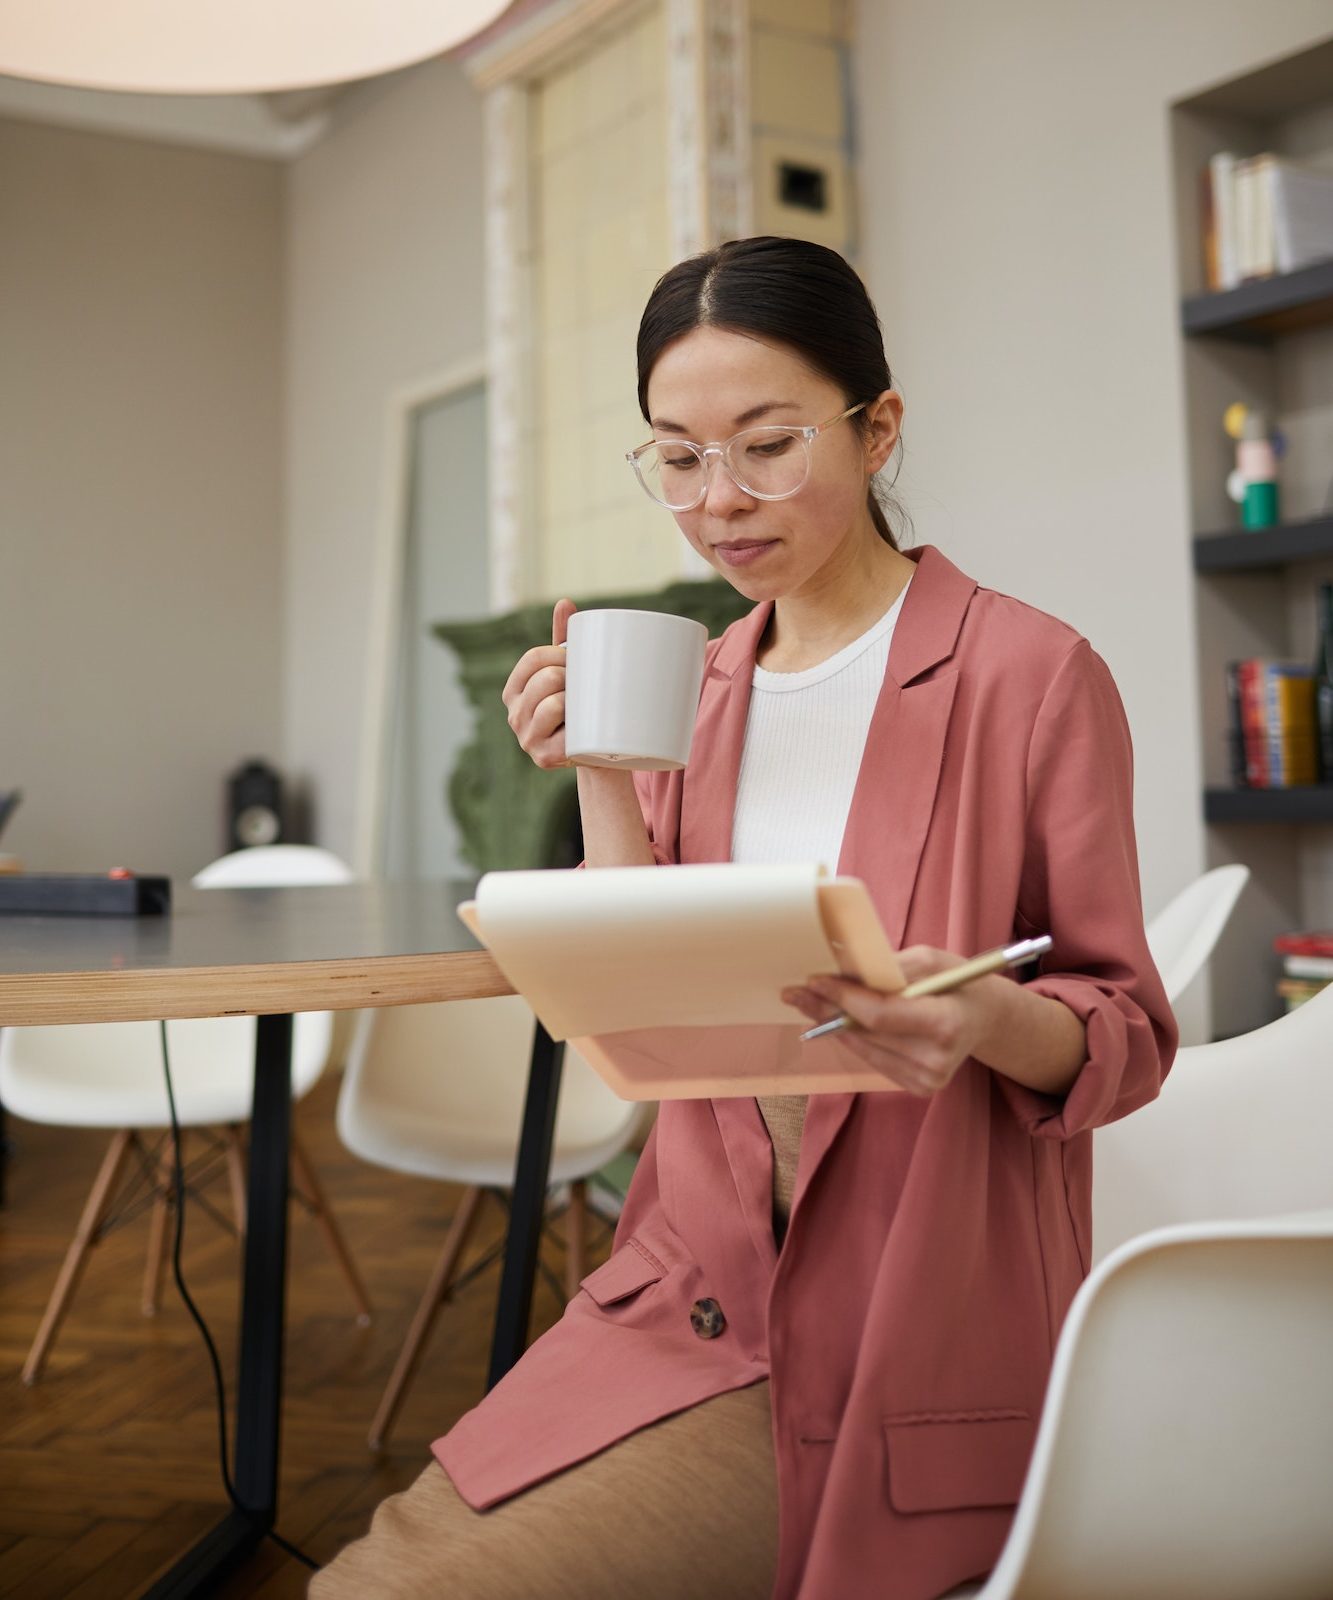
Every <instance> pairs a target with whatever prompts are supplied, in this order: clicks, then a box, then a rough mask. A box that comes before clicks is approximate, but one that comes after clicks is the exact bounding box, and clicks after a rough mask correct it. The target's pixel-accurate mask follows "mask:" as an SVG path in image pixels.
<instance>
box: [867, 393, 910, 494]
mask: <svg viewBox="0 0 1333 1600" xmlns="http://www.w3.org/2000/svg"><path fill="white" fill-rule="evenodd" d="M866 421H867V423H868V424H869V428H870V437H869V438H868V439H867V440H866V466H867V467H868V468H869V469H870V472H871V473H872V475H873V474H874V473H876V472H878V471H879V469H880V468H881V467H882V466H883V465H884V463H885V462H886V461H887V460H888V459H889V457H890V456H891V455H892V454H893V450H894V446H895V445H896V444H897V443H898V435H899V433H900V432H901V431H902V425H903V397H902V395H900V394H899V393H898V391H897V390H896V389H885V390H884V391H883V393H881V394H878V395H876V396H875V398H874V399H873V400H872V401H871V402H870V404H869V405H868V406H867V407H866Z"/></svg>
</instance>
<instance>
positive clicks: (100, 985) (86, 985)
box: [0, 950, 514, 1028]
mask: <svg viewBox="0 0 1333 1600" xmlns="http://www.w3.org/2000/svg"><path fill="white" fill-rule="evenodd" d="M513 993H514V989H513V986H512V985H511V984H510V983H509V982H508V981H507V980H506V978H505V977H504V975H503V974H502V973H501V971H500V969H499V967H498V966H496V964H495V959H494V957H492V956H491V955H490V954H489V953H488V952H487V951H485V950H461V951H447V952H441V953H439V954H436V955H407V956H373V957H370V958H368V959H367V958H361V959H357V960H352V959H348V960H336V961H277V962H267V963H262V964H259V965H255V966H225V967H162V968H156V969H154V968H148V967H145V968H143V969H137V968H134V969H130V970H128V971H126V970H123V969H122V970H108V971H103V972H40V973H30V972H19V973H0V1027H6V1028H30V1027H42V1026H44V1025H48V1024H55V1023H79V1022H155V1021H157V1020H159V1019H160V1018H163V1017H172V1018H177V1017H255V1016H273V1015H280V1014H282V1013H284V1012H294V1011H358V1010H361V1009H362V1008H364V1007H367V1006H410V1005H426V1004H431V1003H433V1002H435V1001H440V1000H480V999H486V998H489V997H491V996H494V995H505V994H513Z"/></svg>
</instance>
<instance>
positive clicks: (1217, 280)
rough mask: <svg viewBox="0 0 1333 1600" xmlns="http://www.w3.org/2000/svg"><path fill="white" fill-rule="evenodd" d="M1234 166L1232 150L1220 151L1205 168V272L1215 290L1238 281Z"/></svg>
mask: <svg viewBox="0 0 1333 1600" xmlns="http://www.w3.org/2000/svg"><path fill="white" fill-rule="evenodd" d="M1235 166H1236V157H1235V155H1234V153H1233V152H1232V151H1230V150H1219V151H1218V152H1217V154H1216V155H1214V156H1213V158H1212V159H1211V160H1210V161H1209V163H1208V166H1207V168H1206V169H1205V179H1204V187H1205V191H1206V199H1205V200H1204V202H1203V227H1204V274H1205V282H1206V283H1207V285H1208V287H1209V288H1210V289H1214V290H1220V289H1234V288H1235V287H1236V285H1237V284H1238V283H1239V282H1240V272H1239V270H1238V268H1237V264H1236V222H1235ZM1210 235H1211V239H1210Z"/></svg>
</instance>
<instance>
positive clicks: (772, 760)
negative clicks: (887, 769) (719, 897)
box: [731, 583, 910, 873]
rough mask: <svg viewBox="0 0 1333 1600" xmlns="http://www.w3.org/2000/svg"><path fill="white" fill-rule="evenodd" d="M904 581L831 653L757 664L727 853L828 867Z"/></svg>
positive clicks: (838, 844) (832, 867)
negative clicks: (788, 666)
mask: <svg viewBox="0 0 1333 1600" xmlns="http://www.w3.org/2000/svg"><path fill="white" fill-rule="evenodd" d="M908 587H910V583H909V584H908V585H907V587H905V588H904V589H903V592H902V594H900V595H899V596H898V598H897V599H896V600H895V601H894V602H893V604H892V605H891V606H890V607H889V609H888V610H887V611H886V612H885V613H884V615H883V616H882V617H881V618H880V619H879V621H878V622H876V623H874V624H872V625H871V626H870V627H869V628H867V629H866V631H865V632H864V633H863V634H862V635H861V636H860V637H859V638H857V639H853V640H852V642H851V643H850V644H849V645H844V646H843V648H842V649H841V650H839V651H838V652H837V654H836V655H831V656H830V657H829V658H828V660H827V661H821V662H819V663H818V664H817V665H816V666H813V667H807V668H806V669H805V671H804V672H768V671H766V670H765V668H763V667H760V666H756V667H755V669H754V679H753V686H752V688H751V690H750V709H749V714H748V716H747V718H746V722H745V745H744V749H743V751H742V754H741V771H740V781H739V783H738V784H737V788H736V811H735V815H734V818H733V822H732V837H731V859H732V860H733V861H741V862H761V861H788V862H794V861H822V862H823V863H824V865H825V866H826V867H827V868H828V870H829V872H830V873H832V872H836V871H837V868H838V856H839V854H840V853H841V850H842V835H843V831H844V829H845V828H846V826H847V813H848V811H849V809H850V807H851V803H852V791H853V790H854V789H855V788H856V778H857V774H858V772H859V771H860V769H861V756H862V754H863V753H864V751H865V743H866V732H867V730H868V728H869V727H870V718H871V714H872V713H873V712H874V709H875V702H876V700H877V699H878V698H879V691H880V688H881V686H882V685H883V682H884V671H885V668H886V667H887V666H888V662H889V645H890V643H891V642H892V639H893V629H894V624H895V623H896V622H897V620H898V613H899V612H900V611H901V610H902V604H903V597H904V596H905V595H906V593H907V588H908Z"/></svg>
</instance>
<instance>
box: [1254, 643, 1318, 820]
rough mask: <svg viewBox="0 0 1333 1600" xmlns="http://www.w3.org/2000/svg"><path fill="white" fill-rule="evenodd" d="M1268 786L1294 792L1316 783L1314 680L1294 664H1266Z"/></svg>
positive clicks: (1275, 662) (1307, 669)
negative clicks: (1295, 787) (1299, 787)
mask: <svg viewBox="0 0 1333 1600" xmlns="http://www.w3.org/2000/svg"><path fill="white" fill-rule="evenodd" d="M1263 683H1264V713H1265V727H1264V732H1265V735H1266V738H1267V744H1268V783H1269V787H1270V788H1273V789H1290V788H1293V787H1294V786H1296V785H1299V784H1309V783H1313V782H1314V781H1315V777H1316V771H1315V726H1314V678H1313V677H1312V676H1311V674H1310V670H1309V668H1308V667H1304V666H1299V665H1297V664H1295V663H1293V662H1282V661H1268V662H1265V663H1264V669H1263Z"/></svg>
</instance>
